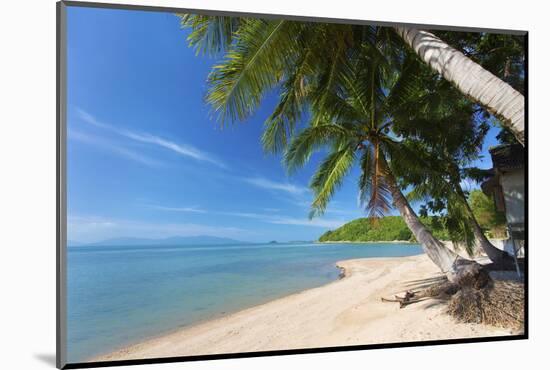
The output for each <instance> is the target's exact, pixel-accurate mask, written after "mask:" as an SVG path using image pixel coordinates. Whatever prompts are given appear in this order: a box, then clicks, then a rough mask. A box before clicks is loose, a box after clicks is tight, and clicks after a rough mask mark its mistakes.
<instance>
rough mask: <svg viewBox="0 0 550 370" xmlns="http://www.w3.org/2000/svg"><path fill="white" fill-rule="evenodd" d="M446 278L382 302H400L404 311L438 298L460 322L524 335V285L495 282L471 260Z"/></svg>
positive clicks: (400, 306)
mask: <svg viewBox="0 0 550 370" xmlns="http://www.w3.org/2000/svg"><path fill="white" fill-rule="evenodd" d="M447 275H448V278H449V280H448V281H445V282H443V283H437V284H434V285H432V286H429V287H428V288H426V289H423V290H420V291H407V292H406V293H405V295H404V296H403V297H399V296H395V298H394V299H387V298H382V302H397V303H399V308H405V307H406V306H408V305H410V304H413V303H417V302H420V301H423V300H426V299H429V298H438V299H441V300H445V301H448V304H447V313H448V314H449V315H451V316H453V317H454V318H455V319H457V320H458V321H461V322H468V323H480V324H481V323H482V324H488V325H493V326H499V327H503V328H507V329H512V330H514V331H516V332H517V333H521V332H523V330H524V318H523V317H524V306H525V299H524V285H523V283H522V282H518V281H500V280H498V281H493V280H492V279H491V277H490V276H489V273H488V271H487V269H485V268H484V266H482V265H480V264H478V263H476V262H473V261H468V260H463V261H460V262H459V263H457V264H455V268H454V272H453V274H452V275H451V276H450V277H449V274H447ZM450 278H452V279H453V280H452V281H451V280H450Z"/></svg>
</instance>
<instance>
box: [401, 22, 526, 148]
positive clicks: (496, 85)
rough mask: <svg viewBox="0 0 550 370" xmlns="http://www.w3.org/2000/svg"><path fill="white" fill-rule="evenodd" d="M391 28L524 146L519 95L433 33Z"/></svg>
mask: <svg viewBox="0 0 550 370" xmlns="http://www.w3.org/2000/svg"><path fill="white" fill-rule="evenodd" d="M394 29H395V31H396V32H397V34H398V35H399V36H401V37H402V38H403V40H404V41H405V43H406V44H407V45H409V46H410V47H411V49H412V50H414V51H415V52H416V53H417V54H418V56H419V57H420V59H421V60H422V61H424V62H425V63H426V64H427V65H429V66H430V67H431V68H432V69H433V70H434V71H436V72H437V73H439V74H440V75H441V76H443V77H444V78H445V79H446V80H448V81H449V82H451V83H453V84H454V85H455V86H456V87H457V88H458V89H459V90H460V91H461V92H462V93H463V94H464V95H465V96H467V97H468V98H470V99H471V100H473V101H474V102H476V103H478V104H480V105H481V106H483V107H485V108H486V109H487V110H488V111H489V112H490V113H491V114H493V115H495V116H496V117H497V118H499V119H500V120H501V122H502V124H503V125H504V126H505V127H506V128H508V129H509V130H510V131H511V132H513V133H514V135H515V137H516V139H517V140H518V141H519V142H520V143H521V144H523V145H524V141H525V139H524V119H525V110H524V104H525V99H524V97H523V95H522V94H521V93H519V92H518V91H516V90H514V88H512V87H511V86H510V85H508V84H507V83H506V82H504V81H502V80H501V79H499V78H498V77H496V76H495V75H494V74H492V73H491V72H489V71H487V70H486V69H484V68H483V67H481V66H480V65H479V64H477V63H475V62H474V61H473V60H471V59H470V58H468V57H466V56H465V55H464V54H462V53H461V52H460V51H458V50H456V49H455V48H453V47H451V46H450V45H448V44H447V43H445V42H444V41H442V40H441V39H440V38H439V37H437V36H435V35H434V34H432V33H430V32H427V31H423V30H418V29H414V28H407V27H401V26H396V27H394Z"/></svg>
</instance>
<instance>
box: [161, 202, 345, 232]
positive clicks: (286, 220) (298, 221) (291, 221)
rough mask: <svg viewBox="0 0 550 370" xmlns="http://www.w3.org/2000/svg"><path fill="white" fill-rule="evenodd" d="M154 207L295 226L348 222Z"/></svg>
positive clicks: (335, 224) (331, 226)
mask: <svg viewBox="0 0 550 370" xmlns="http://www.w3.org/2000/svg"><path fill="white" fill-rule="evenodd" d="M152 208H154V209H158V210H161V211H171V212H196V213H208V214H212V215H219V216H230V217H243V218H251V219H255V220H256V221H260V222H265V223H270V224H279V225H295V226H311V227H324V228H327V227H328V228H337V227H340V226H342V225H343V224H345V223H346V222H348V221H347V220H342V219H327V218H314V219H312V220H309V219H308V218H307V217H305V216H304V217H303V218H301V217H288V216H283V215H274V214H266V213H255V212H231V211H208V210H204V209H202V208H197V207H165V206H154V207H152Z"/></svg>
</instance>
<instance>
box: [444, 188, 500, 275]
mask: <svg viewBox="0 0 550 370" xmlns="http://www.w3.org/2000/svg"><path fill="white" fill-rule="evenodd" d="M453 186H454V188H455V191H456V193H457V194H458V196H459V197H460V199H461V200H462V202H463V203H464V207H465V208H466V212H467V213H468V219H469V220H470V225H471V226H472V232H473V234H474V240H475V245H476V247H477V248H478V249H482V250H483V252H485V254H486V255H487V257H489V259H490V260H491V262H493V263H495V264H498V265H503V264H505V263H506V262H507V261H506V256H507V254H506V253H505V252H504V251H502V250H500V249H498V248H497V247H495V246H494V245H493V244H491V242H490V241H489V239H487V237H486V236H485V234H484V233H483V230H482V229H481V226H479V224H478V223H477V220H476V217H475V215H474V211H472V208H471V207H470V204H469V203H468V200H467V199H466V194H464V192H463V191H462V188H461V187H460V183H459V182H458V180H455V181H453Z"/></svg>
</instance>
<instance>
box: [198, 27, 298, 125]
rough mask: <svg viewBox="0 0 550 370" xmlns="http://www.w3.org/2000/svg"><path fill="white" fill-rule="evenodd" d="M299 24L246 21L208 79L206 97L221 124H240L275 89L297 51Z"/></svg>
mask: <svg viewBox="0 0 550 370" xmlns="http://www.w3.org/2000/svg"><path fill="white" fill-rule="evenodd" d="M301 27H303V24H302V23H299V22H292V21H287V20H277V21H266V20H262V19H252V18H250V19H249V18H246V19H245V20H243V22H242V24H241V25H240V27H239V29H238V31H237V32H236V34H235V35H234V42H233V44H232V46H231V48H230V49H229V51H228V52H227V53H226V56H225V59H224V60H223V61H222V62H221V64H219V65H217V66H215V67H214V69H213V71H212V72H211V73H210V75H209V77H208V82H209V85H210V88H209V90H208V94H207V97H206V100H207V102H208V103H209V104H210V105H211V106H212V108H213V110H214V111H215V112H217V113H218V118H219V119H220V121H221V122H222V123H224V122H225V121H226V120H231V121H237V120H239V121H242V120H244V119H246V118H247V117H248V116H249V115H250V114H251V113H252V112H253V111H254V109H256V107H257V106H258V104H259V103H260V101H261V98H262V96H263V94H264V93H265V92H266V91H268V90H269V89H271V88H273V87H275V86H276V85H277V83H278V82H279V80H280V79H281V77H282V76H283V73H284V71H285V67H286V66H287V65H288V64H292V62H293V61H292V58H294V55H297V54H299V51H300V48H299V43H298V39H299V38H298V37H297V34H299V33H300V28H301Z"/></svg>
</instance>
